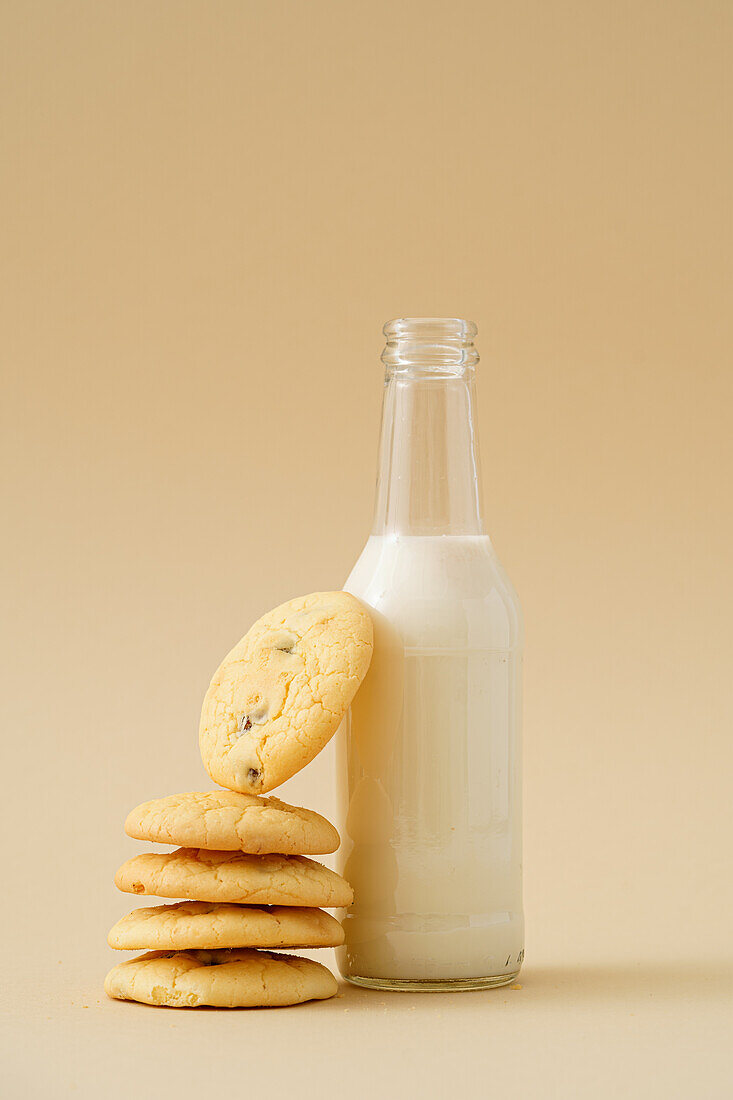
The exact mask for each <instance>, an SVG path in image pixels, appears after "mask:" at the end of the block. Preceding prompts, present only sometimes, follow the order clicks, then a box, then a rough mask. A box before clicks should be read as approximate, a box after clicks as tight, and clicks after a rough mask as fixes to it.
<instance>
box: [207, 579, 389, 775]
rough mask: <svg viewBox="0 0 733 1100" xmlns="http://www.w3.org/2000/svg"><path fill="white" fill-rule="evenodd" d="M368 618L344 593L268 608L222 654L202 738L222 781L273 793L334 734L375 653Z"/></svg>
mask: <svg viewBox="0 0 733 1100" xmlns="http://www.w3.org/2000/svg"><path fill="white" fill-rule="evenodd" d="M372 645H373V630H372V622H371V619H370V617H369V615H368V614H367V612H366V610H365V608H364V606H363V605H362V604H361V603H360V602H359V601H358V600H357V599H356V597H354V596H352V595H350V594H349V593H348V592H316V593H313V594H312V595H310V596H304V597H302V598H300V599H297V600H291V601H290V602H289V603H285V604H282V605H281V606H280V607H277V608H275V610H274V611H270V612H269V613H268V614H267V615H265V616H263V618H261V619H259V620H258V621H257V622H256V623H255V624H254V626H253V627H252V629H251V630H250V631H249V632H248V633H247V634H246V635H245V636H244V638H242V640H241V641H240V642H239V643H238V644H237V645H236V646H235V647H234V649H232V651H231V652H230V653H229V654H228V655H227V656H226V657H225V658H224V661H223V662H222V664H221V665H220V666H219V668H218V669H217V671H216V673H215V674H214V677H213V679H212V681H211V685H210V687H209V690H208V691H207V693H206V698H205V699H204V705H203V709H202V712H201V726H200V730H199V745H200V748H201V756H202V758H203V761H204V766H205V768H206V770H207V772H208V773H209V775H210V776H211V778H212V779H213V780H214V781H215V782H216V783H220V784H221V785H222V786H224V787H230V788H231V789H232V790H235V791H246V792H250V793H257V792H259V793H262V792H265V791H270V790H272V788H273V787H276V786H278V784H280V783H283V782H284V781H285V780H286V779H288V778H289V777H290V776H291V775H294V774H295V773H296V772H297V771H300V769H301V768H303V767H305V765H306V764H307V763H308V762H309V761H310V760H312V759H313V757H314V756H316V754H317V753H319V752H320V751H321V749H322V748H323V747H324V745H325V744H326V743H327V742H328V741H329V740H330V738H331V737H332V736H333V734H334V733H335V732H336V730H337V728H338V726H339V723H340V722H341V720H342V718H343V717H344V715H345V714H346V711H347V709H348V707H349V705H350V703H351V700H352V699H353V697H354V695H355V694H356V691H357V689H358V687H359V685H360V684H361V682H362V680H363V679H364V676H365V675H366V672H367V669H368V668H369V662H370V661H371V657H372Z"/></svg>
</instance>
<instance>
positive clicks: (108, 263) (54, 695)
mask: <svg viewBox="0 0 733 1100" xmlns="http://www.w3.org/2000/svg"><path fill="white" fill-rule="evenodd" d="M732 30H733V6H732V5H731V4H730V3H729V2H727V0H721V2H715V0H687V2H680V0H666V2H662V0H660V2H653V0H628V2H627V0H617V2H597V0H596V2H594V0H588V2H585V3H583V2H570V0H568V2H555V0H519V2H514V0H512V2H505V3H481V2H461V0H452V2H451V3H447V2H441V3H435V2H428V0H423V2H421V3H417V2H413V3H407V2H404V0H390V2H379V0H371V2H369V3H360V2H349V0H343V2H341V3H323V2H308V3H306V2H302V3H298V2H273V3H268V2H266V0H260V2H258V3H254V2H249V0H238V2H235V0H214V2H209V3H203V2H198V3H195V2H190V0H176V2H173V0H170V2H161V0H152V2H151V0H145V2H142V0H133V2H131V0H114V2H110V0H102V2H99V0H97V2H91V0H78V2H70V0H54V2H52V0H45V2H33V0H22V2H21V0H4V2H3V3H2V5H0V127H1V137H2V183H1V185H0V210H1V216H2V224H3V244H2V261H1V268H0V278H1V279H2V288H1V294H0V301H1V303H2V304H1V307H0V308H2V312H3V319H2V326H1V331H2V359H3V371H4V375H5V380H4V398H3V402H2V448H3V455H2V476H3V479H4V502H3V517H4V521H5V522H4V524H3V529H4V530H3V536H2V556H3V566H4V568H3V579H4V589H3V601H4V607H5V613H4V616H3V618H4V626H5V629H4V631H3V646H4V648H3V652H2V673H3V690H2V693H1V696H0V705H1V706H2V716H3V758H4V761H5V763H4V779H5V788H4V794H3V799H2V802H3V810H4V818H5V828H4V839H5V845H4V850H3V861H2V866H3V888H4V895H5V897H4V902H3V905H2V915H1V916H0V922H2V934H3V937H4V945H5V951H4V963H3V980H2V983H0V984H1V985H2V996H3V998H4V1003H5V1005H6V1016H5V1017H4V1024H3V1028H2V1039H1V1040H0V1042H2V1045H3V1050H2V1060H1V1061H0V1066H2V1068H1V1069H0V1074H2V1075H3V1076H4V1077H5V1079H6V1090H5V1095H8V1096H11V1097H26V1096H30V1097H35V1096H41V1095H67V1094H69V1095H72V1094H73V1095H75V1096H81V1095H83V1096H99V1095H102V1094H103V1090H104V1091H106V1093H107V1095H111V1096H114V1097H117V1096H119V1097H123V1096H130V1095H136V1096H141V1097H143V1096H147V1095H151V1096H152V1095H159V1094H160V1095H163V1094H166V1095H186V1096H188V1095H199V1094H201V1092H202V1090H204V1089H206V1090H207V1091H206V1095H211V1094H212V1090H214V1089H215V1090H217V1092H218V1091H219V1090H221V1091H222V1092H223V1091H224V1090H231V1089H233V1088H236V1089H237V1090H247V1092H249V1091H252V1090H254V1092H255V1093H256V1094H258V1091H259V1092H261V1091H262V1090H263V1089H264V1088H265V1087H267V1089H268V1092H269V1094H270V1095H276V1096H279V1095H283V1096H285V1095H291V1094H293V1093H297V1095H305V1096H330V1095H334V1096H336V1095H342V1094H343V1095H346V1096H372V1095H375V1094H381V1095H404V1096H411V1095H420V1094H421V1093H422V1094H423V1095H430V1096H444V1095H446V1094H447V1093H448V1091H450V1093H451V1094H454V1095H473V1096H479V1095H488V1094H489V1093H491V1094H492V1095H497V1096H502V1097H504V1096H507V1097H509V1096H511V1097H514V1096H516V1097H535V1096H537V1097H569V1096H572V1097H575V1096H577V1097H589V1096H593V1097H605V1096H618V1095H624V1096H642V1095H643V1096H645V1097H665V1098H669V1097H692V1096H696V1097H697V1096H704V1097H706V1098H707V1097H722V1096H726V1095H730V1078H729V1076H727V1075H726V1069H725V1051H726V1049H727V1045H729V1044H727V1040H724V1034H723V1029H724V1026H725V1012H724V1011H723V1008H724V1000H723V998H724V995H725V993H726V991H727V990H729V988H730V985H729V980H730V969H729V966H730V927H729V918H730V902H731V892H730V875H729V869H730V861H729V847H730V845H729V838H730V822H729V817H728V802H729V790H730V779H729V774H730V772H729V769H730V764H731V761H732V760H733V749H731V717H732V713H731V712H732V709H733V708H732V702H733V699H732V693H731V674H730V659H731V643H730V625H729V624H730V617H731V612H732V611H733V582H732V581H731V568H730V563H731V555H732V553H733V521H732V520H731V514H730V480H731V473H732V472H733V454H732V453H731V451H732V448H731V429H730V415H731V414H730V408H731V399H732V398H733V392H732V391H733V376H732V374H731V367H730V336H731V326H730V310H729V308H728V309H726V308H725V307H726V304H727V303H728V295H729V291H730V256H731V244H732V243H733V242H732V240H731V237H732V234H731V215H730V206H729V197H730V187H731V155H730V133H731V130H730V127H731V86H730V78H729V71H730V65H731V31H732ZM414 314H417V315H434V314H439V315H445V314H449V315H453V314H455V315H459V316H466V317H471V318H474V319H475V320H476V321H477V322H478V323H479V326H480V331H479V346H480V350H481V353H482V357H483V361H482V364H481V366H480V368H479V372H480V373H479V401H480V428H481V444H482V452H483V464H484V474H485V497H486V515H487V519H488V526H489V530H490V532H491V534H492V537H493V538H494V541H495V544H496V546H497V549H498V551H499V554H500V556H501V557H502V560H503V561H504V563H505V565H506V566H507V569H508V570H509V573H510V575H511V576H512V578H513V580H514V582H515V584H516V586H517V588H518V590H519V593H520V595H521V597H522V601H523V604H524V609H525V616H526V627H527V653H526V705H525V734H526V737H525V744H526V773H525V797H526V816H525V823H526V861H525V869H526V909H527V920H528V933H527V962H526V967H525V970H524V972H523V975H522V979H521V982H522V989H521V990H510V991H508V990H503V991H497V992H494V993H487V994H464V995H460V996H451V997H442V998H441V997H428V996H423V997H422V998H420V997H417V996H411V995H392V996H388V995H381V994H379V993H376V994H375V993H365V992H357V991H355V990H350V989H346V990H345V991H344V995H343V997H342V998H340V999H339V1000H335V1001H332V1002H330V1003H328V1004H323V1005H319V1006H312V1007H307V1008H304V1009H300V1010H282V1011H280V1012H271V1013H267V1012H261V1011H260V1012H256V1011H254V1012H250V1013H233V1014H229V1015H227V1014H226V1013H206V1012H202V1013H191V1014H188V1015H186V1014H185V1013H175V1012H171V1011H164V1010H158V1011H155V1010H152V1009H145V1008H140V1007H137V1006H132V1005H120V1004H113V1003H112V1002H108V1001H106V999H105V998H104V996H103V995H102V993H101V982H102V979H103V976H104V973H105V971H106V969H107V967H108V966H109V965H111V962H112V952H110V951H109V949H108V948H107V947H106V944H105V935H106V931H107V928H108V926H109V925H110V924H111V923H112V922H113V921H114V920H115V919H116V918H117V917H118V916H119V915H121V914H122V913H123V912H124V911H126V908H127V901H126V900H125V899H124V898H123V897H122V896H121V895H119V894H117V893H116V892H115V890H114V888H113V886H112V883H111V878H112V874H113V872H114V870H115V868H116V866H117V864H118V863H119V862H120V861H121V860H122V859H124V858H126V857H127V856H128V855H130V854H132V852H133V851H134V850H137V849H136V846H135V845H134V844H133V842H132V841H128V840H127V839H126V838H125V837H124V836H123V834H122V821H123V819H124V816H125V814H126V812H127V810H128V809H129V808H130V807H131V806H132V805H134V804H135V803H137V802H139V801H141V800H143V799H145V798H148V797H152V796H155V795H157V794H162V793H167V792H169V791H177V790H181V789H184V790H185V789H191V788H194V789H195V788H197V787H200V786H201V785H206V777H205V775H204V773H203V769H202V767H201V764H200V760H199V757H198V749H197V742H196V731H197V722H198V711H199V707H200V702H201V698H202V695H203V692H204V690H205V687H206V685H207V683H208V678H209V676H210V674H211V673H212V671H213V669H214V667H215V666H216V664H217V663H218V661H219V658H220V657H221V656H222V655H223V654H224V652H225V651H226V650H227V649H228V648H229V646H230V645H231V644H232V643H233V642H234V641H235V640H236V639H237V638H238V637H239V636H240V634H242V633H243V632H244V631H245V629H246V628H247V627H248V625H249V624H250V622H251V621H252V620H253V619H254V618H255V617H256V616H258V615H259V614H260V613H261V612H263V611H264V610H266V609H267V608H268V607H269V606H271V605H273V604H275V603H277V602H280V601H281V600H284V599H286V598H288V597H290V596H291V595H295V594H299V593H301V592H305V591H309V590H313V589H318V588H322V587H339V586H340V585H341V584H342V583H343V580H344V579H345V577H346V574H347V573H348V571H349V569H350V567H351V565H352V563H353V561H354V560H355V558H356V556H357V555H358V553H359V551H360V549H361V546H362V543H363V541H364V539H365V538H366V535H367V533H368V529H369V523H370V516H371V507H372V488H373V479H374V465H375V457H376V443H377V431H378V421H379V409H380V398H381V386H382V379H381V366H380V363H379V359H378V356H379V352H380V349H381V343H382V341H381V335H380V328H381V325H382V323H383V321H384V320H386V319H387V318H389V317H393V316H400V315H414ZM283 794H284V796H285V797H288V796H291V797H292V798H293V799H298V800H302V801H303V802H306V803H308V804H310V805H312V806H314V807H315V808H318V809H322V810H323V811H325V812H329V813H330V812H332V811H333V775H332V769H331V761H330V759H329V756H328V755H327V754H324V756H323V757H322V758H319V760H317V761H316V762H314V763H313V764H312V765H311V766H310V767H309V768H308V769H306V771H305V772H303V773H302V774H301V775H300V776H298V777H297V778H296V779H295V780H293V781H292V782H291V783H290V784H288V785H287V786H286V787H285V788H283ZM128 900H129V899H128ZM726 1044H727V1045H726ZM103 1079H104V1081H105V1082H106V1084H104V1085H103V1084H102V1080H103ZM171 1088H173V1089H174V1090H175V1091H174V1092H173V1093H171V1092H169V1091H166V1090H169V1089H171Z"/></svg>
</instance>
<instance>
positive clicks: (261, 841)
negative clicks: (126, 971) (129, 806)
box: [125, 791, 339, 855]
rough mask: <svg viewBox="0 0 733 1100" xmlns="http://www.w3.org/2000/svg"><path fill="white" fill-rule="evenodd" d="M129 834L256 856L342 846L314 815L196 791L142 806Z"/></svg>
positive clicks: (132, 816)
mask: <svg viewBox="0 0 733 1100" xmlns="http://www.w3.org/2000/svg"><path fill="white" fill-rule="evenodd" d="M125 832H126V833H127V835H128V836H131V837H135V839H136V840H149V841H152V842H153V843H158V844H180V845H181V846H182V847H184V848H210V849H214V850H218V851H240V852H249V853H252V854H254V855H263V854H265V853H269V852H280V853H282V854H285V855H319V854H325V853H328V852H335V851H336V849H337V848H338V846H339V835H338V833H337V832H336V830H335V829H334V827H333V825H331V824H330V822H328V821H326V819H325V817H321V815H320V814H317V813H315V812H314V811H313V810H306V809H303V808H302V807H300V806H289V805H288V804H287V802H281V801H280V800H279V799H277V798H260V797H258V796H257V795H251V794H241V793H238V792H236V791H201V792H193V791H192V792H188V793H186V794H171V795H168V796H167V798H154V799H152V801H150V802H143V803H142V805H140V806H136V807H135V809H134V810H131V811H130V813H129V814H128V817H127V821H126V822H125Z"/></svg>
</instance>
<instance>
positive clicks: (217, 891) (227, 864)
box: [115, 848, 354, 909]
mask: <svg viewBox="0 0 733 1100" xmlns="http://www.w3.org/2000/svg"><path fill="white" fill-rule="evenodd" d="M115 886H116V887H117V888H118V890H124V891H125V892H126V893H128V894H155V895H156V896H157V897H161V898H187V899H189V900H190V901H224V902H231V903H233V904H236V905H308V906H321V905H323V906H325V907H326V908H327V909H331V908H335V907H337V906H345V905H351V903H352V901H353V900H354V895H353V892H352V889H351V887H350V886H349V884H348V882H347V881H346V879H344V878H342V877H341V875H337V874H336V872H335V871H331V870H329V869H328V867H324V866H323V865H322V864H321V863H315V862H314V861H313V860H312V859H306V857H305V856H280V855H269V856H250V855H245V854H244V853H243V852H209V851H205V850H204V849H203V848H179V849H178V850H177V851H175V852H165V853H162V852H149V853H147V854H146V855H142V856H135V857H134V858H133V859H128V860H127V862H126V863H123V864H122V866H121V867H120V869H119V870H118V872H117V874H116V875H115Z"/></svg>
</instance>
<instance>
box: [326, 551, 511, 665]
mask: <svg viewBox="0 0 733 1100" xmlns="http://www.w3.org/2000/svg"><path fill="white" fill-rule="evenodd" d="M344 587H345V588H346V590H347V591H349V592H352V593H353V594H354V595H355V596H358V597H359V598H360V599H362V600H364V602H365V603H367V604H369V605H370V606H371V607H373V608H375V609H376V610H377V611H379V612H381V614H382V615H383V616H384V617H385V618H386V619H388V620H389V621H390V622H391V623H392V625H393V626H394V627H395V628H396V629H397V630H398V631H399V632H400V634H401V635H402V639H403V643H404V645H405V646H406V647H407V648H415V649H425V648H427V649H446V648H447V649H450V648H453V647H455V648H458V649H481V650H485V649H501V650H518V649H520V648H521V646H522V643H523V625H522V615H521V609H520V605H519V600H518V598H517V595H516V592H515V591H514V588H513V587H512V584H511V582H510V581H509V578H508V577H507V575H506V573H505V571H504V569H503V567H502V565H501V563H500V562H499V559H498V558H497V556H496V553H495V551H494V548H493V546H492V544H491V540H490V539H489V537H488V536H487V535H398V534H389V535H372V536H371V537H370V538H369V539H368V541H367V543H366V546H365V547H364V549H363V551H362V553H361V555H360V557H359V559H358V561H357V563H356V565H355V566H354V568H353V569H352V571H351V574H350V576H349V579H348V580H347V582H346V585H345V586H344Z"/></svg>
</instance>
